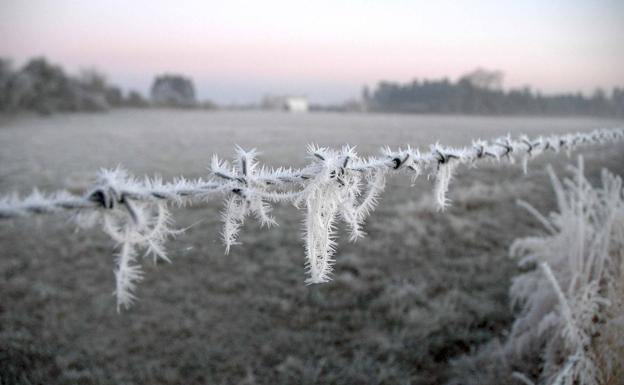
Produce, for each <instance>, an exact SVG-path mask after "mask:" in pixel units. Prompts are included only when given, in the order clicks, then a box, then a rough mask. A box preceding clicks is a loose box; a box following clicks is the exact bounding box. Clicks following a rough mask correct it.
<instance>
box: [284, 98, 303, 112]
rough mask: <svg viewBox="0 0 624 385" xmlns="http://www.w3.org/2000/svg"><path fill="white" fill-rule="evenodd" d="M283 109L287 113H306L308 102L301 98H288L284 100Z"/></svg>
mask: <svg viewBox="0 0 624 385" xmlns="http://www.w3.org/2000/svg"><path fill="white" fill-rule="evenodd" d="M284 109H285V110H286V111H289V112H307V111H308V100H307V99H306V98H302V97H295V96H288V97H286V98H285V100H284Z"/></svg>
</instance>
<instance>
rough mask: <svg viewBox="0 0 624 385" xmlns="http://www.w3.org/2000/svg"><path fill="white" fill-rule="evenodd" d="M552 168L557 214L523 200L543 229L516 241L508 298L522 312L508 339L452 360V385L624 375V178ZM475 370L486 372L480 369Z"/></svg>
mask: <svg viewBox="0 0 624 385" xmlns="http://www.w3.org/2000/svg"><path fill="white" fill-rule="evenodd" d="M548 171H549V175H550V179H551V181H552V184H553V188H554V192H555V196H556V198H557V211H555V212H552V213H551V214H550V215H548V216H544V215H542V214H540V213H539V211H538V210H536V209H535V208H534V207H533V206H531V205H530V204H529V203H526V202H520V203H521V206H523V207H524V208H526V209H527V210H528V211H529V212H530V213H531V214H532V215H533V216H534V217H535V218H536V220H537V221H538V223H540V225H541V226H543V228H544V230H545V231H546V234H545V235H541V236H531V237H525V238H521V239H518V240H516V241H515V242H514V243H513V244H512V246H511V254H512V256H515V257H518V258H519V265H520V267H521V268H522V269H524V270H526V271H524V272H523V273H521V274H519V275H518V276H516V277H514V278H513V281H512V282H513V283H512V285H511V288H510V297H511V302H512V304H514V306H515V307H517V308H518V309H519V311H518V314H517V315H516V319H515V320H514V322H513V325H512V327H511V332H510V335H509V336H508V337H507V338H506V341H505V342H504V344H500V343H499V341H498V339H494V340H493V341H492V342H490V343H489V344H488V345H485V346H484V347H483V348H482V349H481V350H480V351H479V352H478V353H477V354H473V355H467V356H465V357H462V358H461V359H459V360H456V362H455V363H454V365H455V369H456V371H457V373H458V376H457V380H455V381H453V382H452V383H462V384H468V383H478V384H484V383H491V384H494V383H499V382H500V381H503V380H504V381H505V382H509V381H515V382H518V383H525V384H544V385H550V384H553V385H575V384H582V385H597V384H621V383H622V381H623V380H624V365H623V362H624V334H623V333H624V190H623V189H622V179H621V177H619V176H615V175H613V174H612V173H610V172H608V171H607V170H603V171H602V173H601V177H600V184H598V183H596V184H595V185H594V186H592V184H591V183H590V182H589V181H588V180H587V178H586V176H585V170H584V162H583V158H582V157H579V161H578V166H577V167H575V168H571V172H572V175H573V176H572V178H570V179H565V180H563V182H562V181H561V180H560V179H559V178H558V177H557V176H556V175H555V173H554V171H553V170H552V169H551V168H549V169H548ZM486 363H487V364H486ZM479 367H480V368H481V369H480V373H479V372H477V371H475V370H474V369H476V368H479ZM483 369H486V370H483ZM467 373H471V374H473V377H470V376H466V374H467ZM466 378H469V379H470V380H468V381H467V380H466Z"/></svg>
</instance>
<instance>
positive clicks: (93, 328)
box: [0, 110, 624, 385]
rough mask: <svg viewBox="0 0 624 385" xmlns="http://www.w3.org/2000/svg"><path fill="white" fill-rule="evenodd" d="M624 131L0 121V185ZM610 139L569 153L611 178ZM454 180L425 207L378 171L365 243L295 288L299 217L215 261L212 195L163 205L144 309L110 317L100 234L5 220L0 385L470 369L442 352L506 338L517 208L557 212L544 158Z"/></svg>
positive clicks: (395, 377)
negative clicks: (247, 153) (107, 171)
mask: <svg viewBox="0 0 624 385" xmlns="http://www.w3.org/2000/svg"><path fill="white" fill-rule="evenodd" d="M615 126H618V127H622V126H624V122H622V121H610V120H597V119H585V118H562V119H555V118H480V117H463V116H454V117H444V116H405V115H335V114H310V115H288V114H281V113H259V112H215V113H211V112H201V111H167V110H145V111H142V110H122V111H116V112H112V113H109V114H101V115H99V114H96V115H88V114H73V115H56V116H52V117H49V118H39V117H30V116H19V117H12V118H2V119H1V120H0V194H6V193H11V192H13V191H18V192H21V193H26V192H29V191H30V189H31V188H32V187H33V186H38V187H39V188H41V189H42V190H45V191H52V190H56V189H59V188H63V187H69V188H70V189H71V190H73V191H76V192H78V191H81V190H82V189H84V188H85V187H86V186H88V183H89V181H90V178H91V177H92V176H93V175H94V173H95V172H96V171H97V170H98V169H99V168H101V167H114V166H116V165H118V164H121V165H123V166H124V167H126V168H128V169H129V170H130V171H131V172H133V173H135V174H136V175H139V176H140V175H143V174H149V175H154V174H156V173H158V174H161V175H162V176H163V177H165V178H171V177H174V176H176V175H181V174H183V175H185V176H188V177H199V176H203V175H206V173H207V169H206V167H207V165H208V164H209V161H210V157H211V156H212V154H213V153H217V154H219V155H220V156H223V157H228V156H229V155H230V154H231V152H232V151H233V147H234V145H235V144H239V145H241V146H243V147H257V148H258V149H259V150H260V151H261V152H262V154H261V156H260V158H261V161H264V162H266V163H267V164H269V165H273V166H277V165H286V164H287V165H293V166H301V165H303V164H304V163H305V161H306V159H305V145H306V144H307V143H311V142H314V143H318V144H320V145H341V144H345V143H349V144H354V145H357V150H358V152H359V153H362V154H378V149H379V147H380V146H381V145H386V144H387V145H390V146H398V145H405V144H408V143H409V144H411V145H412V146H415V147H420V148H423V149H426V147H427V146H428V145H429V144H431V143H434V142H436V141H440V142H441V143H443V144H448V145H468V144H470V141H471V140H472V139H476V138H483V139H490V138H494V137H498V136H501V135H505V134H507V133H511V134H512V135H519V134H522V133H524V134H527V135H529V136H536V135H539V134H554V133H565V132H577V131H585V130H591V129H595V128H605V127H615ZM623 150H624V148H623V147H622V145H621V144H619V145H605V146H600V147H594V148H587V149H585V150H582V151H583V154H584V157H585V159H586V169H587V175H588V176H589V177H590V179H596V176H597V175H598V171H599V170H600V168H602V167H607V168H609V169H610V170H611V171H612V172H614V173H616V174H619V175H624V151H623ZM572 162H574V159H570V158H567V157H566V155H565V154H559V155H545V156H543V157H540V158H538V159H536V160H534V161H532V162H530V163H529V174H528V175H523V173H522V170H521V167H520V165H519V164H516V165H508V164H500V165H499V164H492V165H491V166H490V165H487V166H481V167H479V168H476V169H471V170H465V169H460V171H459V172H458V176H457V178H456V179H455V180H454V181H453V182H452V184H451V190H450V191H451V192H450V198H451V200H452V201H453V204H452V206H451V208H450V209H449V210H447V211H446V212H443V213H441V212H437V211H436V210H435V208H434V206H433V203H432V193H431V190H432V182H431V181H428V180H427V178H426V177H425V176H423V177H421V178H420V179H419V180H418V181H416V183H415V184H414V186H410V185H408V184H407V183H404V182H403V181H401V180H398V179H390V180H389V183H388V186H387V188H386V191H385V192H384V194H383V196H382V200H381V203H380V205H379V207H378V208H377V210H376V211H375V212H374V213H373V214H372V216H371V218H370V219H369V220H368V222H367V227H366V232H367V233H368V236H367V237H366V238H364V239H362V240H359V241H358V242H357V243H349V242H348V237H347V236H345V235H344V234H341V236H340V238H339V240H338V243H339V247H338V250H337V253H336V260H337V263H336V268H335V279H334V280H333V281H332V282H330V283H328V284H324V285H320V286H306V285H304V283H303V281H304V269H303V262H304V257H303V255H304V254H303V253H304V251H303V242H302V240H301V234H300V233H301V231H300V229H301V219H302V216H301V213H299V212H297V210H296V209H295V208H293V207H279V208H277V209H276V210H275V216H276V219H277V220H278V222H279V225H280V226H279V227H278V228H276V229H271V230H266V229H260V228H259V227H258V226H257V225H256V224H255V223H254V222H253V221H249V222H248V223H247V224H246V228H245V229H244V230H243V232H242V236H241V241H242V242H243V244H242V245H241V246H238V247H235V248H233V249H232V251H231V252H230V254H229V255H227V256H224V249H223V246H222V245H221V243H220V241H219V231H220V223H219V215H218V212H219V211H220V209H221V205H222V203H221V202H220V201H214V202H212V203H209V204H206V205H204V206H201V207H200V206H197V207H193V208H182V209H175V210H174V215H175V219H176V221H177V222H176V223H177V225H178V226H179V227H186V226H191V227H190V228H189V229H188V231H186V232H185V233H184V234H182V235H180V236H178V237H177V238H176V239H175V240H172V241H170V242H169V243H168V249H169V251H170V253H169V254H170V257H171V258H172V260H173V264H171V265H169V264H158V265H156V266H154V265H153V264H150V263H146V264H145V271H146V278H145V280H144V281H143V282H142V283H141V284H140V286H139V288H138V295H139V297H140V301H139V302H138V303H137V304H136V305H135V306H134V307H133V308H132V309H130V310H129V311H126V312H123V313H122V314H117V312H116V308H115V299H114V297H113V296H112V295H111V292H112V290H113V287H114V276H113V273H112V270H113V266H114V261H113V257H112V253H113V249H112V247H113V245H112V242H111V241H110V240H109V239H108V238H107V237H106V236H105V235H103V234H102V233H101V232H99V231H98V230H97V229H96V230H89V231H84V230H81V231H75V230H74V227H73V225H72V224H71V222H69V221H68V220H67V217H65V216H62V215H60V216H47V217H41V218H36V219H22V220H16V221H12V222H4V223H0V276H1V278H0V384H2V385H5V383H6V384H10V383H12V381H16V379H18V383H24V384H30V383H32V384H40V383H41V384H44V383H45V384H74V383H80V384H276V383H285V384H317V383H334V384H409V383H411V384H438V383H445V382H449V381H451V380H453V379H454V378H455V379H456V378H462V376H466V375H468V374H467V372H462V368H461V367H460V366H458V365H455V366H452V365H451V363H452V362H453V360H456V359H458V358H460V357H462V356H463V355H466V354H470V353H471V352H473V351H474V350H475V349H476V348H477V347H478V346H480V345H481V344H484V343H486V342H488V341H490V340H491V339H492V338H496V337H501V336H504V334H505V332H506V330H507V327H508V326H509V324H510V322H511V321H512V319H513V313H512V311H511V308H510V305H509V304H508V301H507V291H508V288H509V280H510V277H512V276H513V275H514V274H515V273H517V268H516V266H515V262H514V261H513V260H511V259H510V258H508V252H507V250H508V247H509V245H510V244H511V242H512V241H513V239H515V238H518V237H522V236H527V235H530V234H537V233H538V232H540V231H541V228H539V225H538V224H537V223H536V222H535V220H534V219H532V217H531V216H530V215H529V214H527V213H525V212H524V211H523V210H522V209H521V208H519V207H517V206H516V205H515V203H514V202H515V200H516V199H524V200H527V201H529V202H530V203H532V204H533V205H535V206H536V207H537V208H539V209H540V210H541V211H549V210H551V209H552V208H553V202H554V197H553V196H552V194H551V189H550V184H549V182H548V177H547V175H546V173H545V172H544V166H545V165H546V164H549V163H550V164H553V166H554V167H555V169H556V170H557V172H558V173H559V174H563V172H564V169H565V165H566V164H569V163H572Z"/></svg>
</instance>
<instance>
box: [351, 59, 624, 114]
mask: <svg viewBox="0 0 624 385" xmlns="http://www.w3.org/2000/svg"><path fill="white" fill-rule="evenodd" d="M502 80H503V74H502V72H500V71H488V70H484V69H477V70H475V71H473V72H471V73H468V74H466V75H464V76H462V77H461V78H460V79H459V80H458V81H456V82H452V81H449V80H448V79H446V78H445V79H441V80H423V81H418V80H414V81H413V82H411V83H405V84H401V83H394V82H387V81H382V82H380V83H379V84H378V85H377V87H376V88H375V89H374V90H373V91H372V92H370V91H369V89H368V88H367V87H365V88H364V90H363V92H362V99H363V102H364V105H365V107H366V109H367V110H368V111H382V112H405V113H440V114H487V115H506V114H507V115H508V114H518V115H595V116H618V117H621V116H624V88H619V87H616V88H614V89H613V90H612V91H611V93H610V95H608V94H607V93H606V92H605V91H603V90H601V89H597V90H596V91H595V92H594V94H593V95H592V96H590V97H586V96H584V95H583V94H581V93H568V94H558V95H542V94H541V93H539V92H533V91H532V90H531V89H530V88H529V87H524V88H521V89H511V90H509V91H504V90H503V89H502Z"/></svg>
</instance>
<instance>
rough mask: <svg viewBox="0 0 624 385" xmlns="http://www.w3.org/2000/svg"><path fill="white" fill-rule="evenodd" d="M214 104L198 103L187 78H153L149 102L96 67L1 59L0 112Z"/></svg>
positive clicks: (43, 111) (35, 60)
mask: <svg viewBox="0 0 624 385" xmlns="http://www.w3.org/2000/svg"><path fill="white" fill-rule="evenodd" d="M151 106H154V107H174V108H180V107H183V108H215V105H214V103H211V102H209V101H206V102H203V103H198V102H197V100H196V98H195V88H194V85H193V82H192V80H191V79H189V78H186V77H184V76H181V75H162V76H157V77H156V78H155V79H154V82H153V85H152V88H151V95H150V100H148V99H146V98H145V97H144V96H143V95H142V94H141V93H139V92H137V91H130V92H128V93H125V94H124V92H123V91H122V90H121V88H120V87H117V86H115V85H113V84H110V83H109V82H108V81H107V79H106V77H105V76H104V75H103V74H101V73H99V72H97V71H96V70H84V71H82V72H81V73H80V74H79V75H78V76H72V75H69V74H67V73H66V72H65V71H64V70H63V68H62V67H61V66H59V65H56V64H53V63H50V62H48V61H47V60H46V59H45V58H34V59H31V60H29V61H28V62H26V63H25V64H24V65H23V66H22V67H20V68H17V69H15V68H13V66H12V63H11V61H10V60H8V59H4V58H0V112H16V111H35V112H38V113H40V114H51V113H54V112H72V111H107V110H109V109H111V108H117V107H135V108H143V107H151Z"/></svg>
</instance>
